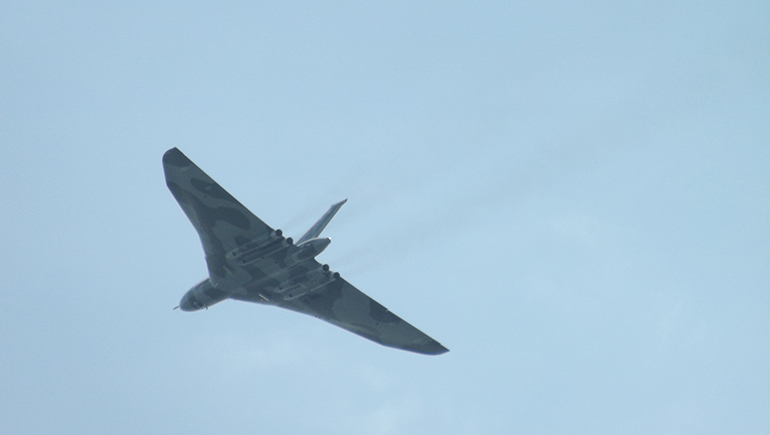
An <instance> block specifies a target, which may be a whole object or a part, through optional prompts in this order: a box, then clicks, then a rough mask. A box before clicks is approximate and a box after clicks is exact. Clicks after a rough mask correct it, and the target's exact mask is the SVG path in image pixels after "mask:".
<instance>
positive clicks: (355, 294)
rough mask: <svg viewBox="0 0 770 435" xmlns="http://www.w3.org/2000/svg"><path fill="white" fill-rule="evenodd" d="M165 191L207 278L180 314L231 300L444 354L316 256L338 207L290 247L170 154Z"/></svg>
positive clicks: (399, 346)
mask: <svg viewBox="0 0 770 435" xmlns="http://www.w3.org/2000/svg"><path fill="white" fill-rule="evenodd" d="M163 170H164V172H165V175H166V185H167V186H168V189H169V190H170V191H171V194H172V195H174V198H175V199H176V200H177V202H178V203H179V205H180V206H181V207H182V210H183V211H184V213H185V215H187V218H188V219H189V220H190V222H191V223H192V225H193V227H195V230H196V231H197V232H198V235H199V236H200V239H201V244H202V245H203V251H204V254H205V256H206V265H207V268H208V275H209V276H208V278H206V279H204V280H203V281H201V282H200V283H198V284H197V285H195V286H194V287H193V288H191V289H190V290H189V291H188V292H187V293H185V295H184V296H183V297H182V300H181V301H180V302H179V307H178V308H179V309H180V310H182V311H198V310H203V309H208V308H209V307H211V306H212V305H214V304H218V303H219V302H222V301H225V300H227V299H232V300H236V301H245V302H254V303H257V304H262V305H273V306H276V307H279V308H285V309H288V310H292V311H296V312H299V313H303V314H308V315H311V316H315V317H317V318H319V319H321V320H324V321H326V322H329V323H331V324H333V325H336V326H339V327H340V328H343V329H346V330H348V331H350V332H352V333H354V334H358V335H360V336H361V337H364V338H367V339H369V340H372V341H374V342H376V343H379V344H381V345H383V346H388V347H393V348H396V349H403V350H407V351H411V352H416V353H421V354H426V355H440V354H442V353H445V352H448V351H449V350H448V349H447V348H445V347H444V346H442V345H441V344H440V343H439V342H438V341H436V340H434V339H433V338H431V337H429V336H428V335H426V334H425V333H423V332H422V331H420V330H419V329H417V328H415V327H414V326H412V325H410V324H409V323H407V322H406V321H404V320H403V319H401V318H400V317H398V316H397V315H395V314H393V313H392V312H391V311H390V310H388V309H387V308H385V307H384V306H382V305H381V304H380V303H378V302H377V301H375V300H374V299H372V298H370V297H369V296H367V295H365V294H364V293H363V292H361V291H360V290H358V289H357V288H355V287H354V286H353V285H352V284H350V283H349V282H347V281H346V280H345V279H344V278H343V277H342V276H341V275H340V273H339V272H336V271H333V270H332V269H331V268H330V266H329V265H328V264H321V263H319V262H318V261H316V258H315V257H316V256H318V254H320V253H321V252H323V251H324V250H325V249H326V248H327V247H328V246H329V244H330V243H331V239H330V238H328V237H321V232H322V231H323V230H324V228H326V226H327V225H328V224H329V222H330V221H331V220H332V218H333V217H334V215H335V214H337V211H339V209H340V207H342V205H343V204H345V202H346V201H347V200H344V201H341V202H338V203H336V204H334V205H332V206H331V208H329V210H328V211H327V212H326V213H325V214H324V215H323V216H322V217H321V218H320V219H319V220H318V222H316V223H315V224H314V225H313V226H312V227H311V228H310V229H309V230H308V231H307V232H306V233H305V234H304V235H303V236H302V237H300V238H299V239H298V240H297V241H296V242H295V241H294V240H293V239H292V238H291V237H286V236H285V235H284V234H283V232H282V231H281V230H280V229H273V228H271V227H270V226H269V225H267V224H266V223H264V222H262V221H261V220H260V219H259V218H258V217H257V216H255V215H254V214H252V213H251V212H250V211H249V210H248V209H247V208H246V207H244V206H243V205H241V203H240V202H238V201H237V200H236V199H235V198H233V196H232V195H230V194H229V193H227V191H225V189H223V188H222V187H221V186H219V184H217V183H216V182H215V181H214V180H213V179H211V177H209V176H208V175H206V173H205V172H203V171H202V170H201V169H200V168H199V167H198V166H196V165H195V163H193V162H192V161H190V159H188V158H187V156H185V155H184V154H183V153H182V152H181V151H179V150H178V149H177V148H172V149H170V150H168V151H166V153H165V154H164V155H163Z"/></svg>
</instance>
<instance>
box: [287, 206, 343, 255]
mask: <svg viewBox="0 0 770 435" xmlns="http://www.w3.org/2000/svg"><path fill="white" fill-rule="evenodd" d="M346 202H348V200H347V199H343V200H342V201H340V202H338V203H336V204H334V205H332V206H331V207H329V210H327V211H326V213H324V215H323V216H321V219H318V222H316V223H315V224H314V225H313V226H312V227H310V229H309V230H307V232H306V233H305V235H304V236H302V238H300V239H299V240H297V244H298V245H299V244H300V243H302V242H304V241H307V240H310V239H313V238H316V237H318V236H320V235H321V231H323V230H324V228H326V226H327V225H329V222H331V220H332V218H333V217H334V215H335V214H337V212H338V211H339V209H340V207H342V205H343V204H345V203H346Z"/></svg>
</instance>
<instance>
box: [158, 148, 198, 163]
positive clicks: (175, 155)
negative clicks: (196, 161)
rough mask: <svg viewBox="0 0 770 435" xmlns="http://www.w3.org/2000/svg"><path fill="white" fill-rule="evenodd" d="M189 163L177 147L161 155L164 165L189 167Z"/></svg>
mask: <svg viewBox="0 0 770 435" xmlns="http://www.w3.org/2000/svg"><path fill="white" fill-rule="evenodd" d="M191 163H192V162H191V161H190V159H188V158H187V156H185V155H184V153H182V151H179V148H177V147H174V148H171V149H170V150H168V151H166V152H165V153H164V154H163V164H164V165H171V166H178V167H184V166H189V165H190V164H191Z"/></svg>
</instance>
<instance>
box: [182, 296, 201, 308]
mask: <svg viewBox="0 0 770 435" xmlns="http://www.w3.org/2000/svg"><path fill="white" fill-rule="evenodd" d="M179 309H180V310H182V311H195V310H197V308H196V307H195V306H194V305H193V304H192V302H190V298H189V297H188V295H184V296H182V300H181V301H179Z"/></svg>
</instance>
